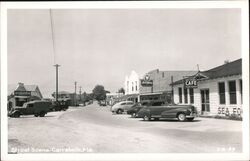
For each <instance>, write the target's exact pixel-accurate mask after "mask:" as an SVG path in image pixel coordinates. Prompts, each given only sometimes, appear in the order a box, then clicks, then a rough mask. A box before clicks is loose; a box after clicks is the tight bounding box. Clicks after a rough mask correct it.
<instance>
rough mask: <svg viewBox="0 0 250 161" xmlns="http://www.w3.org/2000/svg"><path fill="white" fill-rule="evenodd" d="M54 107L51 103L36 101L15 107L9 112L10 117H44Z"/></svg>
mask: <svg viewBox="0 0 250 161" xmlns="http://www.w3.org/2000/svg"><path fill="white" fill-rule="evenodd" d="M51 107H52V103H51V102H50V101H45V100H35V101H30V102H26V103H24V104H23V106H21V107H18V106H16V107H13V108H12V109H11V111H10V112H9V116H10V117H20V116H21V115H34V116H36V117H38V116H40V117H44V116H45V114H47V113H48V112H49V111H50V109H51Z"/></svg>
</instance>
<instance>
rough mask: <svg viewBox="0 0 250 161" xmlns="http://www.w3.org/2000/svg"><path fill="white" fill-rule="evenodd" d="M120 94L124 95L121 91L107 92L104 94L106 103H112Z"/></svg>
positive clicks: (120, 96)
mask: <svg viewBox="0 0 250 161" xmlns="http://www.w3.org/2000/svg"><path fill="white" fill-rule="evenodd" d="M122 96H124V94H123V93H107V94H106V103H107V105H113V104H114V103H115V101H116V100H117V101H118V100H119V99H120V98H122Z"/></svg>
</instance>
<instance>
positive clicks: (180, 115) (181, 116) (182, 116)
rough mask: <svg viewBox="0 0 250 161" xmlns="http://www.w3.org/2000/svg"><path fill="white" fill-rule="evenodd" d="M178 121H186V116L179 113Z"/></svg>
mask: <svg viewBox="0 0 250 161" xmlns="http://www.w3.org/2000/svg"><path fill="white" fill-rule="evenodd" d="M177 118H178V120H179V121H185V120H186V115H185V114H184V113H180V114H178V116H177Z"/></svg>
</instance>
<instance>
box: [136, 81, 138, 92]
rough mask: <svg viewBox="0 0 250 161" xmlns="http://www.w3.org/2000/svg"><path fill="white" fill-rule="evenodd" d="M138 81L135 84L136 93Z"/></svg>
mask: <svg viewBox="0 0 250 161" xmlns="http://www.w3.org/2000/svg"><path fill="white" fill-rule="evenodd" d="M137 90H138V89H137V81H136V82H135V91H137Z"/></svg>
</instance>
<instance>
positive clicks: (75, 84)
mask: <svg viewBox="0 0 250 161" xmlns="http://www.w3.org/2000/svg"><path fill="white" fill-rule="evenodd" d="M76 85H77V82H75V106H77V98H76Z"/></svg>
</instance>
